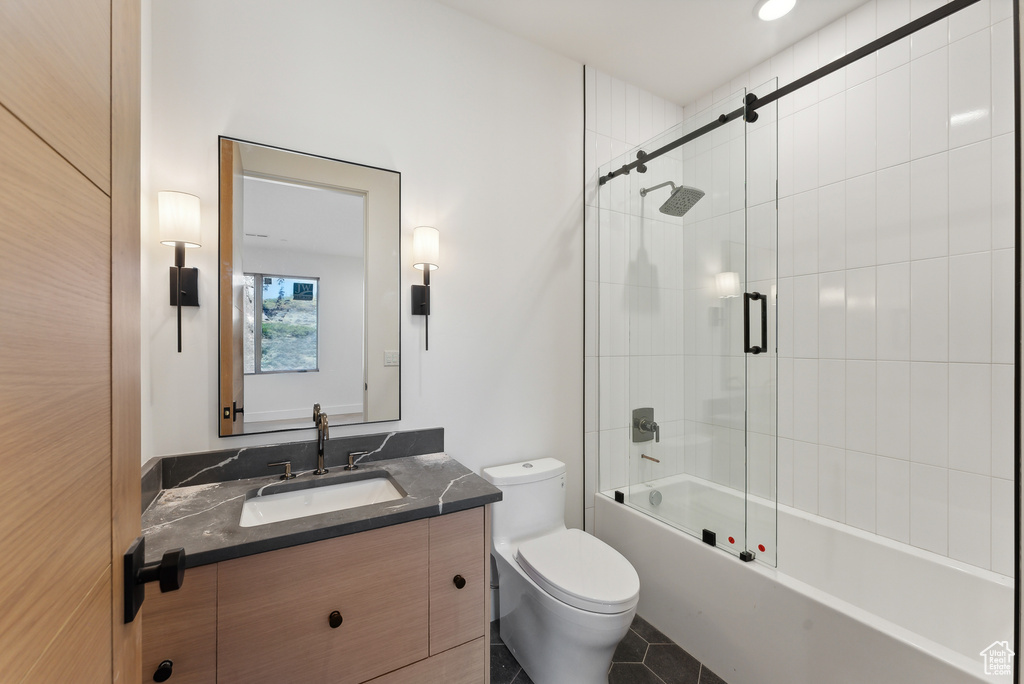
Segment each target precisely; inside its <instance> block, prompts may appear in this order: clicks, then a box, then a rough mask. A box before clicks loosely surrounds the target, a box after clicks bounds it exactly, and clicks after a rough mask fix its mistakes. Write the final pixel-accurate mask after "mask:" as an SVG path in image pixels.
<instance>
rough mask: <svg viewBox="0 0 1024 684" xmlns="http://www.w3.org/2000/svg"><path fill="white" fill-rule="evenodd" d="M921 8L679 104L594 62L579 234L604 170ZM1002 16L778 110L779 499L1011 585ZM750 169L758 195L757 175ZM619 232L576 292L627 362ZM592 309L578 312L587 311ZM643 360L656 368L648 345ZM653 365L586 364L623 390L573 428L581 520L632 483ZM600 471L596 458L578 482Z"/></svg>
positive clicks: (910, 49)
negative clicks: (635, 435)
mask: <svg viewBox="0 0 1024 684" xmlns="http://www.w3.org/2000/svg"><path fill="white" fill-rule="evenodd" d="M933 5H935V3H934V2H919V1H916V0H915V1H914V2H911V0H872V1H871V2H868V3H866V4H864V5H862V6H861V7H859V8H857V9H856V10H854V11H853V12H852V13H850V14H849V15H847V16H846V17H844V18H842V19H840V20H838V21H837V22H835V23H833V24H831V25H830V26H828V27H826V28H824V29H822V30H821V31H819V32H818V33H816V34H814V35H812V36H809V37H808V38H805V39H804V40H802V41H800V42H799V43H797V44H796V45H794V46H792V47H790V48H787V49H786V50H784V51H782V52H780V53H779V54H777V55H776V56H774V57H772V58H771V59H770V60H768V61H766V62H765V63H763V64H761V65H758V66H757V67H754V68H753V69H751V71H750V72H749V73H748V74H745V75H741V76H740V77H738V78H736V79H733V80H732V81H731V82H730V83H728V84H723V86H722V87H721V88H719V89H716V90H715V91H714V92H713V93H709V94H708V95H706V96H704V97H702V98H699V99H698V100H696V101H695V102H692V103H685V106H684V107H678V106H676V105H674V104H672V103H668V102H666V101H664V100H661V99H659V98H657V97H655V96H653V95H650V94H646V93H643V92H641V91H638V90H636V89H633V88H631V87H630V86H628V84H626V85H619V84H618V82H617V81H616V80H615V79H613V78H611V77H609V76H607V75H604V74H601V73H599V72H596V71H594V70H592V69H589V68H588V69H587V93H588V99H587V119H586V122H587V148H586V154H587V161H586V170H587V176H586V178H587V184H588V185H587V195H586V197H587V204H588V207H589V208H588V211H589V214H588V229H589V230H588V239H591V238H593V237H598V236H597V233H598V231H599V229H602V230H604V225H605V224H604V223H603V222H602V223H601V225H600V227H599V226H598V221H597V205H598V201H597V186H596V177H597V167H598V166H599V165H600V164H602V163H607V162H608V161H610V160H611V159H613V158H614V157H616V156H617V155H619V154H621V153H623V152H625V151H626V150H627V149H629V148H630V147H632V146H634V145H637V144H639V143H641V142H643V141H645V140H647V139H649V138H651V137H653V136H654V135H656V134H658V133H660V132H662V131H663V130H664V129H666V128H668V127H669V126H671V125H673V124H674V123H675V122H677V121H680V120H683V119H684V118H686V117H689V116H691V115H692V114H694V113H696V112H698V111H700V110H702V109H705V108H706V107H708V106H710V105H711V104H712V103H713V102H717V101H718V100H719V99H721V97H723V96H725V95H728V93H730V92H732V90H733V89H734V88H737V87H740V86H747V85H750V86H756V85H757V84H759V83H761V82H763V81H764V80H766V78H768V77H778V79H779V85H780V86H781V85H785V84H786V83H788V82H790V81H792V80H794V79H795V78H797V77H799V76H802V75H804V74H805V73H807V72H808V71H811V70H813V69H814V68H816V67H818V66H820V65H822V64H825V63H827V62H828V61H831V60H832V59H834V58H836V57H837V56H839V55H842V54H845V53H847V52H849V51H851V50H854V49H856V48H858V47H860V46H861V45H863V44H865V43H867V42H869V41H871V40H873V39H874V38H876V37H877V36H880V35H883V34H885V33H887V32H889V31H891V30H893V29H895V28H897V27H899V26H901V25H903V24H905V23H907V22H908V21H911V20H913V19H915V18H917V17H919V16H921V15H922V14H924V13H925V12H927V11H929V10H930V9H933ZM1011 22H1012V0H982V2H979V3H978V4H976V5H974V6H972V7H971V8H969V9H968V10H965V11H962V12H960V13H958V14H956V15H954V16H953V17H950V18H949V19H948V20H945V21H943V22H940V23H939V24H937V25H935V26H933V27H931V28H930V29H928V30H927V31H923V32H920V33H918V34H916V35H914V36H912V37H911V38H909V39H904V40H901V41H899V42H898V43H895V44H894V45H892V46H889V47H888V48H885V49H883V50H881V51H879V52H878V53H877V54H875V55H871V56H870V57H868V58H866V59H863V60H861V61H859V62H857V63H856V64H854V65H850V66H848V67H846V68H845V69H843V70H842V71H841V72H838V73H837V74H835V75H833V76H832V77H829V78H827V79H823V80H822V81H819V82H818V83H817V84H815V85H813V86H810V87H807V88H804V89H802V90H800V91H798V92H797V93H795V94H794V95H792V96H789V97H785V98H782V99H781V100H780V101H779V104H778V116H779V122H778V141H779V178H778V188H779V204H778V226H779V232H778V240H779V255H778V269H779V283H778V307H779V309H778V315H779V338H778V345H779V376H778V401H779V406H778V433H779V445H778V466H777V474H776V476H777V496H778V499H779V501H780V502H781V503H784V504H788V505H794V506H796V507H797V508H801V509H803V510H807V511H809V512H812V513H816V514H819V515H823V516H826V517H829V518H833V519H836V520H839V521H840V522H845V523H847V524H850V525H853V526H856V527H858V528H861V529H864V530H867V531H869V532H874V533H876V534H879V535H882V536H885V537H888V538H891V539H894V540H897V541H900V542H904V543H909V544H912V545H915V546H918V547H920V548H923V549H927V550H930V551H933V552H936V553H941V554H945V555H948V556H950V557H951V558H954V559H956V560H960V561H964V562H967V563H970V564H972V565H975V566H977V567H981V568H985V569H990V570H993V571H995V572H998V573H1001V574H1004V575H1011V574H1012V571H1013V567H1012V555H1013V554H1012V549H1013V538H1012V533H1013V519H1012V513H1013V512H1012V477H1013V474H1012V405H1013V395H1012V377H1013V367H1012V362H1013V357H1012V348H1013V347H1012V345H1013V331H1012V321H1013V314H1012V299H1013V298H1012V288H1013V279H1012V270H1013V266H1012V261H1013V247H1014V237H1013V139H1012V132H1013V74H1012V71H1013V64H1012V52H1013V42H1012V36H1013V27H1012V23H1011ZM633 97H636V98H637V100H638V102H639V104H638V105H637V106H636V107H635V108H636V110H637V111H638V112H639V117H638V118H639V121H638V123H637V125H636V126H630V125H628V123H627V124H626V125H624V126H623V127H621V128H620V129H615V128H614V127H613V122H615V121H618V120H619V117H620V116H621V118H622V120H623V121H626V119H627V118H628V117H627V116H626V114H616V115H613V112H619V111H620V110H621V112H626V113H628V112H629V111H632V110H633V109H634V106H633V105H632V104H629V103H628V101H630V100H631V98H633ZM645 102H647V103H648V104H647V105H645V104H644V103H645ZM645 106H646V107H650V108H651V109H652V110H656V111H657V112H658V116H654V115H653V114H652V115H651V116H647V114H646V113H645V112H646V109H645ZM619 133H621V134H622V136H624V137H617V136H618V134H619ZM634 135H635V137H634ZM749 165H750V173H751V175H752V177H751V178H750V180H749V182H750V183H751V184H752V185H753V184H756V183H757V182H758V181H757V178H756V177H755V176H756V174H758V173H763V171H759V170H758V167H757V164H756V163H755V162H754V161H753V160H751V161H750V162H749ZM618 201H619V202H620V203H619V204H618V205H615V206H613V207H612V209H617V210H622V209H625V208H627V207H626V206H625V201H626V198H625V196H624V193H623V194H622V195H619V196H618ZM602 218H604V217H602ZM609 218H610V217H609ZM591 222H592V223H591ZM613 225H619V224H613ZM621 226H622V230H623V231H627V230H628V225H627V224H625V223H623V224H621ZM615 231H616V229H612V228H611V226H609V228H608V229H606V230H604V232H603V233H602V234H601V235H600V236H599V238H600V242H601V244H600V247H601V249H600V263H598V257H597V256H596V255H595V254H594V251H595V250H588V253H587V265H586V273H587V275H586V279H587V283H588V286H587V290H586V291H587V293H588V297H598V296H599V297H600V299H601V305H600V314H601V326H600V333H599V335H600V338H601V343H600V346H598V345H597V344H596V343H593V344H590V345H589V346H588V354H590V353H591V352H593V353H594V354H598V355H600V356H604V355H606V354H610V355H612V356H618V355H622V354H627V353H630V352H639V351H640V348H636V347H634V346H633V345H634V341H633V340H632V339H630V338H629V335H628V332H624V330H625V329H628V325H629V323H630V321H629V318H628V317H629V313H628V311H629V308H628V303H629V301H630V300H629V297H631V296H633V297H638V296H640V293H639V292H631V291H630V289H629V287H628V286H627V285H626V276H625V273H624V270H625V262H624V259H626V258H628V257H629V251H628V249H627V247H628V244H629V238H628V236H626V235H621V234H618V233H617V232H615ZM695 232H696V231H695ZM662 239H668V240H675V241H677V244H679V245H681V246H682V248H683V250H684V251H683V253H684V257H683V259H684V261H683V263H684V269H683V273H682V274H678V273H677V274H675V277H681V278H683V280H684V290H685V294H684V297H697V296H700V291H699V290H693V289H687V288H693V287H694V282H695V278H696V274H695V269H697V268H700V266H698V265H697V264H696V263H694V262H693V261H692V260H688V257H687V256H686V255H688V254H692V253H693V252H694V251H695V248H697V247H699V245H698V244H697V243H696V241H699V240H700V239H701V238H700V234H699V232H698V234H697V236H696V237H695V236H694V235H693V233H692V232H689V233H686V234H683V235H679V234H677V233H673V232H671V231H667V232H665V233H664V235H662ZM616 240H618V242H616ZM696 251H699V249H697V250H696ZM616 255H618V257H619V258H618V259H616ZM599 266H600V268H599ZM643 285H647V283H646V282H645V283H643ZM634 289H635V288H634ZM606 295H610V296H612V297H614V299H612V300H610V301H608V302H606V301H605V296H606ZM684 304H685V302H684ZM597 309H598V305H597V303H593V302H590V301H589V300H588V308H587V311H588V312H595V311H597ZM588 315H590V314H589V313H588ZM606 316H614V317H615V318H613V319H611V320H607V319H606V318H605V317H606ZM647 323H649V324H650V328H651V329H652V330H653V329H654V328H655V327H656V324H655V323H654V319H652V320H651V321H649V322H648V321H645V326H643V327H642V329H643V330H647ZM660 325H662V326H664V325H669V326H671V322H664V321H663V322H662V323H661V324H660ZM592 328H596V326H592V327H591V328H588V329H592ZM605 333H607V334H609V336H610V339H608V340H607V342H606V341H605V337H604V334H605ZM675 334H678V335H680V336H682V337H683V338H686V336H688V335H694V332H693V331H692V330H689V329H686V328H684V329H683V330H681V331H677V332H676V333H675ZM616 335H618V336H619V337H616ZM707 342H709V341H708V340H703V341H702V340H700V339H694V340H686V339H684V341H683V344H684V345H685V344H689V343H696V344H697V345H698V348H699V347H700V346H701V345H702V344H706V343H707ZM636 344H640V345H644V346H643V347H642V350H643V353H646V354H650V353H653V352H654V348H653V347H652V348H650V351H648V347H647V346H646V345H647V344H649V342H648V341H645V340H642V339H641V340H637V341H636ZM649 358H650V357H648V359H649ZM609 361H610V359H609ZM645 363H648V362H639V361H638V362H637V363H636V364H635V365H636V368H635V369H634V368H628V367H627V368H626V371H625V373H626V379H623V378H622V376H621V375H615V376H614V377H613V376H611V375H610V376H609V377H608V378H605V376H604V373H603V371H604V369H605V368H607V369H608V370H609V372H610V373H612V372H613V370H614V369H621V368H623V367H626V366H627V364H624V363H621V362H620V363H618V364H612V363H608V364H607V365H605V364H603V363H602V364H598V363H589V359H588V365H587V368H588V369H589V371H590V372H588V373H587V396H588V398H592V397H596V396H597V392H598V390H597V386H598V382H600V386H601V387H604V385H605V382H606V380H607V381H609V382H610V381H613V380H615V381H616V382H617V383H619V384H618V386H617V387H616V388H615V389H614V390H610V391H609V393H607V394H606V393H605V392H601V398H602V400H603V399H604V398H605V397H608V399H609V400H612V396H611V395H612V394H614V393H617V392H618V393H620V396H617V397H616V398H615V401H616V402H617V408H616V411H622V413H618V414H617V415H616V418H615V420H611V421H610V422H609V423H607V424H605V423H603V422H599V421H597V420H596V419H594V420H588V422H587V425H588V430H596V431H599V432H600V439H599V443H598V452H599V454H600V456H599V458H600V462H601V465H602V466H607V467H602V468H601V469H600V470H599V479H597V478H588V482H589V483H590V484H588V490H587V499H586V501H587V503H586V506H587V507H590V506H592V494H593V489H592V488H591V487H592V486H596V487H599V488H601V489H604V488H607V487H611V486H618V485H621V484H625V483H626V481H627V479H628V472H627V469H626V467H625V453H624V452H626V450H627V449H628V444H629V443H628V430H627V429H626V427H627V426H626V424H625V412H624V408H625V407H623V406H622V402H623V399H622V398H621V394H625V393H626V392H628V391H629V388H626V389H622V384H625V383H626V382H627V380H628V382H630V383H631V384H633V385H634V387H633V388H632V391H633V396H634V397H638V396H640V397H642V396H653V394H651V392H653V391H654V379H655V378H659V381H660V382H662V384H664V378H666V377H672V375H671V374H672V373H675V372H677V369H675V368H673V369H672V370H669V369H668V368H667V367H666V366H665V365H653V366H652V365H645ZM598 368H600V369H601V371H602V375H601V377H600V378H598V377H597V373H595V372H593V371H594V370H596V369H598ZM634 370H635V371H636V372H634ZM616 372H619V373H621V372H622V371H621V370H618V371H616ZM714 372H716V370H715V368H713V367H710V366H709V367H705V366H703V365H701V364H699V363H697V362H696V360H695V358H694V357H687V358H686V359H684V361H683V368H682V374H681V375H682V377H683V378H684V381H683V382H682V383H680V384H681V385H683V393H684V397H683V405H684V411H683V413H684V416H683V418H684V420H686V421H699V420H701V419H702V416H700V415H698V414H697V413H696V412H698V411H699V407H698V406H697V405H696V403H695V402H694V401H693V397H694V395H696V394H697V393H699V392H701V391H702V388H710V387H712V386H713V377H714V376H713V373H714ZM647 383H650V385H649V386H648V385H647ZM645 392H647V393H648V394H645ZM659 401H660V399H659ZM596 403H597V402H596V400H594V399H591V400H589V401H588V404H587V405H588V406H593V405H594V404H596ZM591 410H596V409H593V408H592V409H591ZM719 429H728V428H719ZM686 434H687V435H688V437H687V440H686V443H685V444H679V445H678V448H679V450H681V454H680V456H679V459H680V461H681V469H684V470H686V471H687V472H695V473H697V474H698V475H701V476H703V477H707V478H709V479H716V480H720V481H721V480H722V479H723V478H727V477H728V475H727V474H726V473H725V472H722V471H721V470H720V469H719V471H718V472H716V468H715V463H716V462H718V460H717V459H716V458H715V454H714V453H712V449H711V447H710V444H709V442H708V441H706V440H702V439H701V438H699V437H696V436H694V435H695V432H694V431H692V430H689V429H688V430H687V431H686ZM723 443H726V444H730V445H731V444H732V440H725V441H724V442H723ZM608 450H611V451H610V452H609V451H608ZM588 453H589V452H588ZM597 460H598V455H597V454H593V455H591V456H588V461H587V468H588V471H590V470H591V469H592V467H593V462H594V461H597ZM613 464H614V466H613ZM752 485H753V483H752Z"/></svg>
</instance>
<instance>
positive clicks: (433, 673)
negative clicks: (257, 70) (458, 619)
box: [369, 637, 490, 684]
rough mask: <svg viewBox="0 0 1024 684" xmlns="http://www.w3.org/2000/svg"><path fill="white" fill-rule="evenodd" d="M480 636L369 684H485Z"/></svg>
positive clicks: (483, 648)
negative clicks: (483, 683)
mask: <svg viewBox="0 0 1024 684" xmlns="http://www.w3.org/2000/svg"><path fill="white" fill-rule="evenodd" d="M488 648H489V647H488V646H487V644H486V643H485V639H484V637H478V638H477V639H474V640H473V641H470V642H468V643H465V644H462V645H461V646H456V647H455V648H453V649H451V650H449V651H445V652H444V653H439V654H438V655H432V656H430V657H429V658H427V659H426V660H421V661H419V662H418V663H413V664H412V665H409V666H408V667H403V668H402V669H401V670H395V671H394V672H390V673H388V674H386V675H384V676H383V677H378V678H377V679H374V680H373V681H372V682H369V684H435V683H436V684H481V683H482V682H486V681H488V678H489V676H490V674H489V673H488V672H487V665H486V660H485V654H486V653H487V649H488Z"/></svg>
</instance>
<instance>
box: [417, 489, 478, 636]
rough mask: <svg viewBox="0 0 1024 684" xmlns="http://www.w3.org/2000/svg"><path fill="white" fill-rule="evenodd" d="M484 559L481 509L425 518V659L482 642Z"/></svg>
mask: <svg viewBox="0 0 1024 684" xmlns="http://www.w3.org/2000/svg"><path fill="white" fill-rule="evenodd" d="M486 558H487V553H486V547H485V536H484V509H483V508H482V507H481V508H473V509H470V510H468V511H461V512H459V513H452V514H449V515H443V516H439V517H437V518H430V655H436V654H438V653H441V652H443V651H447V650H448V649H450V648H453V647H455V646H458V645H459V644H464V643H466V642H467V641H471V640H472V639H475V638H477V637H480V636H483V634H484V631H485V628H486V626H487V616H486V612H485V609H484V601H485V600H486V599H487V587H486V585H487V581H486V579H485V573H486V563H485V560H486ZM456 577H459V578H461V581H459V582H458V584H462V588H461V589H460V588H459V586H458V584H457V583H456ZM463 581H464V584H463Z"/></svg>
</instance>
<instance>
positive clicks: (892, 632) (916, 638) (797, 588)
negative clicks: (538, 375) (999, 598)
mask: <svg viewBox="0 0 1024 684" xmlns="http://www.w3.org/2000/svg"><path fill="white" fill-rule="evenodd" d="M598 495H600V496H603V497H604V498H606V499H608V500H609V501H610V502H611V503H615V497H614V490H612V491H611V492H607V491H606V492H598ZM780 506H781V505H780ZM624 508H625V510H626V512H628V513H629V514H632V515H637V516H643V518H644V519H646V520H648V521H650V523H651V524H654V525H659V526H661V527H663V528H664V529H665V530H667V531H669V532H671V533H674V534H676V535H678V536H679V537H680V538H681V539H682V540H683V541H682V543H686V544H693V545H694V548H695V549H699V550H700V551H701V552H705V551H707V552H712V551H714V552H718V553H723V554H725V555H726V556H733V554H730V553H729V552H728V551H725V550H723V549H719V548H717V547H715V548H714V549H710V548H708V547H709V546H710V545H709V544H705V543H704V542H703V541H701V540H699V539H697V538H696V537H694V536H692V535H690V534H689V533H687V532H684V531H682V530H680V529H678V528H676V527H673V526H672V525H669V524H667V523H664V522H662V521H661V520H659V519H657V518H655V517H653V516H650V515H647V514H646V513H645V512H644V511H642V510H638V509H636V508H634V507H632V506H624ZM785 508H787V509H789V508H790V507H788V506H786V507H785ZM790 510H793V511H795V512H797V513H802V514H804V516H806V517H807V518H808V519H809V520H811V521H812V522H814V523H819V522H822V520H823V519H821V518H819V517H818V516H812V515H810V514H806V513H804V512H803V511H797V510H796V509H790ZM802 517H803V516H802ZM827 522H830V523H832V524H834V525H836V526H837V527H838V528H839V529H840V531H843V532H846V531H847V530H848V526H847V525H840V524H839V523H835V522H834V521H827ZM860 532H861V533H862V534H864V535H866V536H867V537H868V538H869V539H870V540H871V541H876V536H875V535H871V534H870V533H866V532H863V531H862V530H861V531H860ZM881 539H882V538H878V540H879V541H880V540H881ZM886 541H891V540H886ZM893 544H895V545H897V546H896V548H898V549H899V550H900V551H904V550H907V549H908V548H914V547H909V546H908V545H906V544H901V543H899V542H893ZM914 550H916V551H920V552H921V553H923V554H927V556H926V557H927V558H928V559H929V560H932V559H933V558H936V557H937V558H939V559H942V560H945V561H950V562H954V563H958V564H959V565H965V566H966V568H967V569H968V571H969V572H971V573H972V574H973V573H975V572H976V571H978V570H980V568H975V567H973V566H969V565H966V564H963V563H959V562H958V561H952V559H949V558H946V557H945V556H939V555H938V554H934V553H930V552H927V551H923V550H921V549H916V548H915V549H914ZM736 562H739V563H742V561H740V560H739V559H736ZM745 565H747V566H749V568H750V570H751V571H753V572H755V573H759V574H761V575H762V576H764V577H765V578H767V579H768V580H770V581H773V582H775V583H776V584H778V585H780V586H782V587H784V588H786V589H788V590H790V591H793V592H795V593H797V594H802V595H804V596H806V597H807V598H809V599H811V600H812V601H814V602H815V603H818V604H820V605H821V606H823V607H824V608H826V609H828V610H831V611H834V612H836V613H840V614H843V615H846V616H849V617H850V618H852V619H853V620H855V621H856V622H859V623H861V624H862V625H864V626H865V627H867V628H869V629H872V630H874V631H876V632H879V633H881V634H884V635H886V636H889V637H892V638H893V639H895V640H896V641H898V642H900V643H902V644H904V645H905V646H907V647H909V648H912V649H914V650H916V651H918V652H920V653H922V654H924V655H926V656H928V657H931V658H935V659H936V660H939V661H941V662H943V663H946V664H947V665H949V666H950V667H954V668H956V669H957V670H959V671H961V672H963V674H964V675H966V676H969V677H971V678H972V680H973V681H976V682H979V683H980V682H995V681H1002V680H1000V679H997V678H993V677H983V676H982V675H981V674H980V672H981V667H982V661H981V657H980V655H981V654H980V653H979V654H978V655H976V656H970V655H967V654H963V653H959V652H957V651H955V650H953V649H951V648H949V647H948V646H944V645H942V644H940V643H938V642H935V641H933V640H931V639H929V638H927V637H924V636H922V635H920V634H918V633H917V632H914V631H912V630H910V629H907V628H906V627H903V626H901V625H898V624H896V623H895V622H892V621H891V620H888V619H886V618H882V617H879V616H878V615H875V614H874V613H871V612H869V611H867V610H865V609H863V608H860V607H859V606H856V605H854V604H852V603H850V602H849V601H846V600H844V599H841V598H838V597H836V596H834V595H832V594H829V593H827V592H825V591H823V590H821V589H818V588H817V587H814V586H812V585H810V584H808V583H807V582H804V581H803V580H799V579H796V578H794V577H790V576H789V575H786V574H785V573H783V572H782V571H780V570H778V569H777V568H775V567H772V566H770V565H766V564H764V563H757V562H753V563H746V564H745ZM989 574H991V575H995V576H996V577H997V578H998V579H1001V580H1005V579H1006V578H1005V576H1003V575H999V574H998V573H989ZM1010 584H1011V586H1012V581H1011V582H1010ZM643 590H644V589H643V583H642V580H641V586H640V592H641V595H642V594H643Z"/></svg>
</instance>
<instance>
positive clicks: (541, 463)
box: [483, 458, 565, 486]
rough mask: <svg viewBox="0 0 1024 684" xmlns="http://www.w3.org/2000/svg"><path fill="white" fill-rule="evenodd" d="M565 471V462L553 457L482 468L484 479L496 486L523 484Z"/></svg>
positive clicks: (555, 475) (556, 475)
mask: <svg viewBox="0 0 1024 684" xmlns="http://www.w3.org/2000/svg"><path fill="white" fill-rule="evenodd" d="M564 472H565V464H564V463H562V462H561V461H559V460H558V459H555V458H538V459H534V460H532V461H521V462H519V463H509V464H508V465H500V466H492V467H490V468H484V470H483V475H484V479H485V480H487V481H488V482H490V483H491V484H495V485H498V486H501V485H512V484H523V483H524V482H536V481H538V480H547V479H549V478H552V477H558V476H559V475H561V474H563V473H564Z"/></svg>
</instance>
